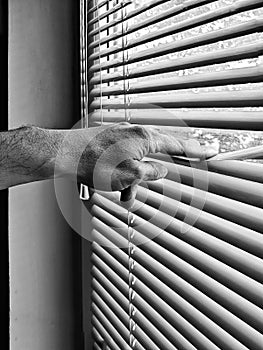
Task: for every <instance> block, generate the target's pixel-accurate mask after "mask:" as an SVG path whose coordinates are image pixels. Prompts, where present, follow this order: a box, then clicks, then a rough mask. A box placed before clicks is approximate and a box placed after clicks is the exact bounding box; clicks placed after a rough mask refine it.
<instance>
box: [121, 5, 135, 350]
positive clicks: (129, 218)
mask: <svg viewBox="0 0 263 350" xmlns="http://www.w3.org/2000/svg"><path fill="white" fill-rule="evenodd" d="M121 4H122V7H121V17H122V63H123V91H124V95H123V100H124V101H123V102H124V113H125V121H126V122H129V121H130V115H129V113H128V107H129V96H127V93H128V91H129V81H127V79H129V75H128V74H127V75H126V70H127V69H126V62H127V61H128V60H126V57H125V47H126V40H127V37H126V35H125V25H124V21H125V18H126V14H127V8H126V7H125V4H124V1H122V3H121ZM126 54H127V53H126ZM127 84H128V85H127ZM133 222H134V215H133V213H132V212H130V211H129V210H128V212H127V224H128V232H127V235H128V237H127V238H128V268H129V345H130V347H131V348H132V349H134V348H135V346H136V342H137V340H136V338H135V337H134V335H133V333H134V331H135V330H136V327H137V325H136V323H135V321H134V315H135V313H136V308H135V306H134V305H133V300H134V298H135V295H136V293H135V291H134V289H133V286H134V284H135V281H136V277H135V276H134V274H133V269H134V267H135V261H134V259H133V254H134V251H135V245H134V244H133V238H134V230H133V228H132V226H133Z"/></svg>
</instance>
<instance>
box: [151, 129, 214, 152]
mask: <svg viewBox="0 0 263 350" xmlns="http://www.w3.org/2000/svg"><path fill="white" fill-rule="evenodd" d="M148 131H149V132H150V136H151V145H150V152H151V153H158V152H160V153H165V154H169V155H175V156H184V157H187V158H199V159H207V158H210V157H213V156H215V155H217V154H218V151H219V144H214V145H210V146H201V145H200V143H199V142H198V141H197V140H196V139H194V138H190V137H186V136H182V134H180V133H178V132H175V131H168V130H162V129H159V128H155V127H151V128H150V129H149V130H148Z"/></svg>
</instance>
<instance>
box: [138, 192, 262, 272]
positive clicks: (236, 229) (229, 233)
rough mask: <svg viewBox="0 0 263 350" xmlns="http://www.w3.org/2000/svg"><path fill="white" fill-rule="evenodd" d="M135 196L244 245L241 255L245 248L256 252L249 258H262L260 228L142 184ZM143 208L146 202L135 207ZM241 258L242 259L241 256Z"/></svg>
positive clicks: (212, 232)
mask: <svg viewBox="0 0 263 350" xmlns="http://www.w3.org/2000/svg"><path fill="white" fill-rule="evenodd" d="M136 198H137V199H138V200H139V201H141V202H143V203H146V204H148V205H149V206H152V207H154V208H156V209H157V210H159V211H162V212H165V213H167V214H169V215H173V216H174V217H175V218H176V219H179V220H182V222H186V223H187V222H189V223H190V224H191V225H193V226H194V227H197V228H199V229H200V230H203V231H204V232H208V233H209V234H211V235H212V236H215V237H218V238H220V239H221V240H223V241H226V242H228V243H230V244H232V245H233V246H236V247H239V248H241V249H243V250H240V251H241V252H242V253H241V254H242V256H243V254H244V256H245V255H246V252H250V253H251V254H253V255H252V256H251V254H250V255H248V259H249V258H250V257H251V259H252V261H253V260H254V257H256V256H258V257H259V258H261V259H262V258H263V237H262V234H259V233H258V232H255V231H252V230H250V229H248V228H245V227H243V226H240V225H237V224H235V223H232V222H230V221H227V220H225V219H221V218H220V217H218V216H215V215H212V214H209V213H206V212H205V211H204V210H203V208H202V205H200V208H195V207H194V206H189V205H187V204H184V203H182V202H180V201H177V200H174V199H172V198H169V197H166V196H163V195H162V194H160V193H156V192H153V191H151V190H146V189H145V188H143V187H139V188H138V191H137V197H136ZM144 208H145V209H146V210H147V207H146V206H142V207H140V209H139V210H138V211H136V213H137V214H138V215H140V213H142V211H143V210H144ZM262 214H263V212H262ZM150 215H153V213H151V214H150ZM190 232H191V230H189V231H188V235H187V237H186V238H187V239H189V238H190V237H189V233H190ZM196 233H197V232H196ZM197 235H198V233H197ZM201 236H202V237H203V238H204V237H206V235H204V236H203V233H202V234H201ZM202 237H201V238H202ZM215 242H216V241H215ZM200 248H201V246H200ZM203 249H204V248H203ZM230 251H231V249H230ZM222 253H223V254H222V257H223V256H224V253H226V251H224V249H223V252H222ZM229 254H230V255H231V257H232V252H231V253H230V252H229ZM257 261H260V260H257ZM238 262H240V261H239V260H238ZM241 263H242V261H241ZM259 266H260V264H259ZM250 267H251V269H252V271H251V273H252V275H253V274H254V272H255V271H254V270H253V267H252V266H250ZM246 268H247V266H244V270H246ZM244 270H243V271H244ZM258 272H260V267H259V271H258Z"/></svg>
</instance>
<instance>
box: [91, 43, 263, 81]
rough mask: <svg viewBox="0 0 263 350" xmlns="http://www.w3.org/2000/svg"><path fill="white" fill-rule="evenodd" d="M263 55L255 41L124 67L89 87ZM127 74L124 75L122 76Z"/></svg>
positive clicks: (103, 76)
mask: <svg viewBox="0 0 263 350" xmlns="http://www.w3.org/2000/svg"><path fill="white" fill-rule="evenodd" d="M262 54H263V42H262V41H257V42H255V43H252V44H249V45H242V46H238V47H235V48H227V49H222V50H216V51H212V52H205V53H201V54H197V55H193V56H189V57H184V58H176V59H172V60H165V61H162V62H160V63H159V62H158V63H152V64H148V65H145V66H138V67H136V68H132V69H130V68H129V66H126V68H125V70H124V72H123V70H122V71H119V72H116V73H109V74H106V73H104V72H103V73H102V75H100V74H97V75H96V76H94V77H92V78H90V79H89V86H90V87H92V86H94V85H96V84H100V83H101V82H102V83H108V82H113V81H119V80H123V79H133V78H141V77H146V76H149V75H157V74H164V73H169V72H176V71H179V70H183V69H191V68H196V67H203V66H208V65H212V64H219V63H226V62H231V61H232V62H233V61H237V60H242V59H247V58H255V57H258V56H260V55H262ZM124 64H125V63H124ZM125 72H127V73H126V74H123V73H125Z"/></svg>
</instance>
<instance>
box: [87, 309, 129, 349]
mask: <svg viewBox="0 0 263 350" xmlns="http://www.w3.org/2000/svg"><path fill="white" fill-rule="evenodd" d="M91 322H92V324H93V326H94V328H95V329H97V330H98V332H99V333H100V335H101V336H102V337H103V338H104V339H105V343H106V344H107V345H109V347H110V349H111V350H123V349H122V348H120V347H119V346H118V345H117V344H116V342H115V341H114V340H113V338H112V336H111V335H110V334H109V333H108V332H107V330H106V329H105V327H104V325H103V324H102V323H101V322H100V320H99V319H98V318H97V317H96V316H95V315H92V316H91Z"/></svg>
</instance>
